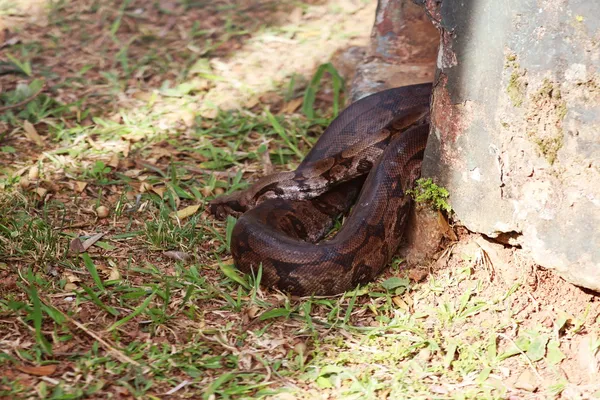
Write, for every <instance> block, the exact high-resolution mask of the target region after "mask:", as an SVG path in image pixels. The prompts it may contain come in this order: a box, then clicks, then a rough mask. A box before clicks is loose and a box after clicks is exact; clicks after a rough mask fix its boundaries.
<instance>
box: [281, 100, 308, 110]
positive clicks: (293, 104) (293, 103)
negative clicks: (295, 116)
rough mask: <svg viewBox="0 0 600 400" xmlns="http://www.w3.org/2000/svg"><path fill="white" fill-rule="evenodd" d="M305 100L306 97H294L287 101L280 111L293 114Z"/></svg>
mask: <svg viewBox="0 0 600 400" xmlns="http://www.w3.org/2000/svg"><path fill="white" fill-rule="evenodd" d="M303 101H304V99H303V98H302V97H299V98H297V99H292V100H290V101H288V102H287V103H285V104H284V105H283V107H282V108H281V111H280V113H281V114H292V113H294V112H295V111H296V110H297V109H298V107H300V105H301V104H302V102H303Z"/></svg>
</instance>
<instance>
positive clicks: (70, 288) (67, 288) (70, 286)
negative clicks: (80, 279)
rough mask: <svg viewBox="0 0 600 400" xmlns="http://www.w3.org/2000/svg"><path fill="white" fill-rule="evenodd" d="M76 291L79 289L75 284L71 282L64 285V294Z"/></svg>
mask: <svg viewBox="0 0 600 400" xmlns="http://www.w3.org/2000/svg"><path fill="white" fill-rule="evenodd" d="M77 289H79V287H78V286H77V285H76V284H74V283H71V282H67V283H65V292H74V291H76V290H77Z"/></svg>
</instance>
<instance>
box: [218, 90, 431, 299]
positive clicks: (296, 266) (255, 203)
mask: <svg viewBox="0 0 600 400" xmlns="http://www.w3.org/2000/svg"><path fill="white" fill-rule="evenodd" d="M430 95H431V84H420V85H412V86H405V87H402V88H395V89H390V90H386V91H383V92H379V93H375V94H373V95H371V96H368V97H365V98H363V99H361V100H359V101H357V102H355V103H353V104H352V105H350V106H349V107H348V108H346V109H345V110H344V111H343V112H342V113H340V115H339V116H338V117H337V118H336V119H335V120H334V121H333V122H332V123H331V125H330V126H329V127H328V128H327V129H326V130H325V132H324V133H323V135H322V136H321V137H320V138H319V140H318V141H317V143H316V144H315V146H314V147H313V149H312V150H311V151H310V152H309V153H308V155H307V156H306V157H305V159H304V160H303V161H302V163H301V164H300V165H299V166H298V168H297V169H296V170H295V171H291V172H280V173H275V174H272V175H269V176H266V177H263V178H261V179H259V180H258V181H257V182H256V183H255V184H254V185H252V186H251V187H250V188H248V189H246V190H243V191H239V192H235V193H233V194H231V195H226V196H221V197H219V198H217V199H215V200H213V201H212V202H211V204H210V211H211V212H212V213H213V214H214V215H216V216H217V217H219V218H224V217H225V216H226V215H235V216H240V218H239V220H238V222H237V224H236V226H235V228H234V230H233V234H232V239H231V253H232V255H233V259H234V262H235V264H236V266H237V267H238V268H239V269H240V270H242V271H243V272H246V273H254V274H256V273H257V272H258V268H259V266H260V265H262V281H261V283H262V284H263V285H265V286H268V287H277V288H279V289H280V290H283V291H287V292H290V293H291V294H294V295H311V294H314V295H333V294H338V293H341V292H343V291H346V290H349V289H352V288H354V287H356V285H357V284H359V283H361V284H363V283H366V282H369V281H371V280H373V279H374V278H375V277H376V276H377V275H378V274H379V273H380V272H381V270H382V269H383V268H384V267H385V266H386V265H387V264H388V263H389V261H390V259H391V258H392V256H393V255H394V253H395V252H396V250H397V248H398V245H399V244H400V240H401V239H402V235H403V232H404V227H405V224H406V221H407V219H408V213H409V210H410V207H411V198H410V196H407V195H405V192H406V190H407V189H408V188H411V187H412V185H413V183H414V181H415V180H416V179H417V178H418V177H419V175H420V167H421V161H422V159H423V152H424V150H425V145H426V143H427V136H428V132H429V99H430ZM365 177H366V178H365ZM359 193H360V194H359ZM357 195H358V200H356V202H355V199H356V197H357ZM352 206H354V207H353V208H352V211H351V212H350V214H349V215H348V217H347V218H346V220H345V223H344V225H343V226H342V228H341V229H340V230H339V232H338V233H337V234H336V235H335V236H334V237H333V238H330V239H327V240H323V241H321V240H322V239H323V238H324V237H325V236H326V235H327V233H328V232H329V231H330V229H331V227H332V226H333V224H334V221H335V219H336V218H337V217H338V216H339V215H341V214H343V213H345V212H347V210H348V209H349V208H350V207H352Z"/></svg>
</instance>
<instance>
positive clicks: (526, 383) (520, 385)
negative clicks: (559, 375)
mask: <svg viewBox="0 0 600 400" xmlns="http://www.w3.org/2000/svg"><path fill="white" fill-rule="evenodd" d="M515 388H516V389H521V390H526V391H528V392H535V391H536V390H537V388H538V384H537V383H536V377H535V376H534V375H533V374H532V373H531V371H530V370H528V369H526V370H525V371H523V373H522V374H521V375H519V378H517V381H516V382H515Z"/></svg>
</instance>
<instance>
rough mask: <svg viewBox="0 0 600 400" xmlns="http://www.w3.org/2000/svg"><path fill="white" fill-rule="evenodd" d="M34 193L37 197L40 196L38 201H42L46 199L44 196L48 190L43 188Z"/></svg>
mask: <svg viewBox="0 0 600 400" xmlns="http://www.w3.org/2000/svg"><path fill="white" fill-rule="evenodd" d="M35 192H36V193H37V195H38V196H40V199H43V198H44V197H46V194H48V190H46V189H44V188H43V187H38V188H36V189H35Z"/></svg>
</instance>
